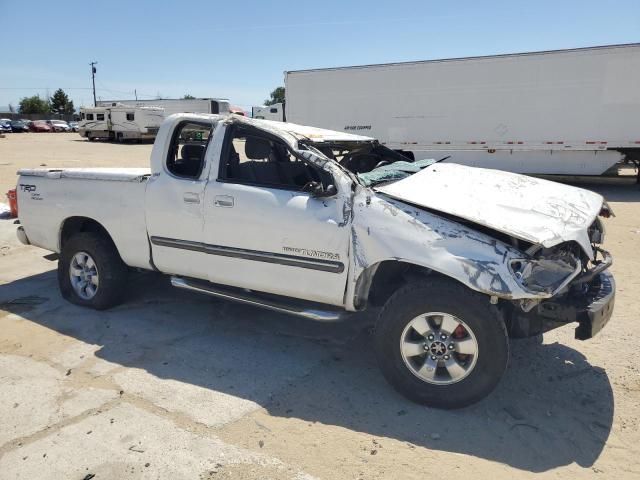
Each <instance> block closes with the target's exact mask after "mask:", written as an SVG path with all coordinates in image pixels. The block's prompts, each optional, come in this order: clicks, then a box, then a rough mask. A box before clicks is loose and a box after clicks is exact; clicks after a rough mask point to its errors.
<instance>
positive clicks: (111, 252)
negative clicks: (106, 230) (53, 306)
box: [58, 232, 127, 310]
mask: <svg viewBox="0 0 640 480" xmlns="http://www.w3.org/2000/svg"><path fill="white" fill-rule="evenodd" d="M83 253H84V254H85V255H88V257H89V258H90V259H91V260H92V263H93V264H94V265H95V271H96V275H95V277H97V278H98V279H97V282H88V283H91V284H92V285H91V286H90V287H89V289H88V290H85V291H84V293H85V295H84V297H83V295H81V293H79V292H78V291H77V287H75V286H74V283H75V285H77V283H78V277H74V278H73V279H72V275H71V267H72V262H74V258H76V255H81V254H83ZM87 263H88V262H87ZM77 266H78V263H77V259H76V260H75V263H74V268H75V270H74V271H78V269H77ZM81 281H82V280H80V282H81ZM126 281H127V267H126V265H125V264H124V262H123V261H122V259H121V258H120V255H119V254H118V251H117V250H116V247H115V246H114V245H113V242H112V241H111V239H108V238H105V237H104V235H100V234H98V233H93V232H83V233H77V234H75V235H74V236H73V237H71V238H70V239H69V240H67V241H66V243H65V244H64V247H63V248H62V253H61V255H60V259H59V261H58V285H59V287H60V293H61V294H62V297H63V298H64V299H65V300H67V301H69V302H71V303H75V304H76V305H81V306H83V307H90V308H93V309H96V310H105V309H107V308H110V307H113V306H115V305H118V304H120V303H121V302H122V298H123V297H124V292H125V289H126ZM93 283H97V286H95V285H93ZM94 287H95V291H94V292H91V291H90V290H91V289H93V288H94ZM91 293H93V294H92V295H91Z"/></svg>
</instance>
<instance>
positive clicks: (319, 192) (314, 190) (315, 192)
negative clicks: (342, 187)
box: [302, 182, 338, 197]
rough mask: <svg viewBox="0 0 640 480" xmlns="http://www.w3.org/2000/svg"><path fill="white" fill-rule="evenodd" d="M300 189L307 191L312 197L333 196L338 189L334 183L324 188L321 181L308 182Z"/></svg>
mask: <svg viewBox="0 0 640 480" xmlns="http://www.w3.org/2000/svg"><path fill="white" fill-rule="evenodd" d="M302 190H303V191H304V192H309V193H310V194H311V196H312V197H333V196H334V195H335V194H336V193H338V189H337V188H336V186H335V185H333V184H331V185H329V186H328V187H327V188H324V186H323V185H322V183H321V182H309V183H307V184H306V185H305V186H304V187H303V189H302Z"/></svg>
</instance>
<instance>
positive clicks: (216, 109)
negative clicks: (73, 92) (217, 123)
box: [98, 98, 231, 117]
mask: <svg viewBox="0 0 640 480" xmlns="http://www.w3.org/2000/svg"><path fill="white" fill-rule="evenodd" d="M98 105H99V106H102V107H111V106H114V105H126V106H134V107H148V106H154V107H162V108H164V114H165V116H166V117H168V116H169V115H173V114H174V113H219V114H224V113H230V112H231V104H230V103H229V100H227V99H224V98H188V99H171V98H168V99H162V100H102V101H99V102H98Z"/></svg>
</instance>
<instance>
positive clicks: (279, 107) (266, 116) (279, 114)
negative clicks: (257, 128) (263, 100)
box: [251, 103, 284, 122]
mask: <svg viewBox="0 0 640 480" xmlns="http://www.w3.org/2000/svg"><path fill="white" fill-rule="evenodd" d="M251 116H252V117H253V118H258V119H261V120H276V121H278V122H283V121H284V104H283V103H274V104H273V105H263V106H262V107H251Z"/></svg>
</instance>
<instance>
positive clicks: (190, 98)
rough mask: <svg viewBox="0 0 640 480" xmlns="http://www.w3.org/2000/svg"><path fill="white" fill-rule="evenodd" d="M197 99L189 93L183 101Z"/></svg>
mask: <svg viewBox="0 0 640 480" xmlns="http://www.w3.org/2000/svg"><path fill="white" fill-rule="evenodd" d="M195 98H196V97H194V96H193V95H189V94H188V93H187V94H186V95H185V96H184V97H182V99H183V100H194V99H195Z"/></svg>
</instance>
